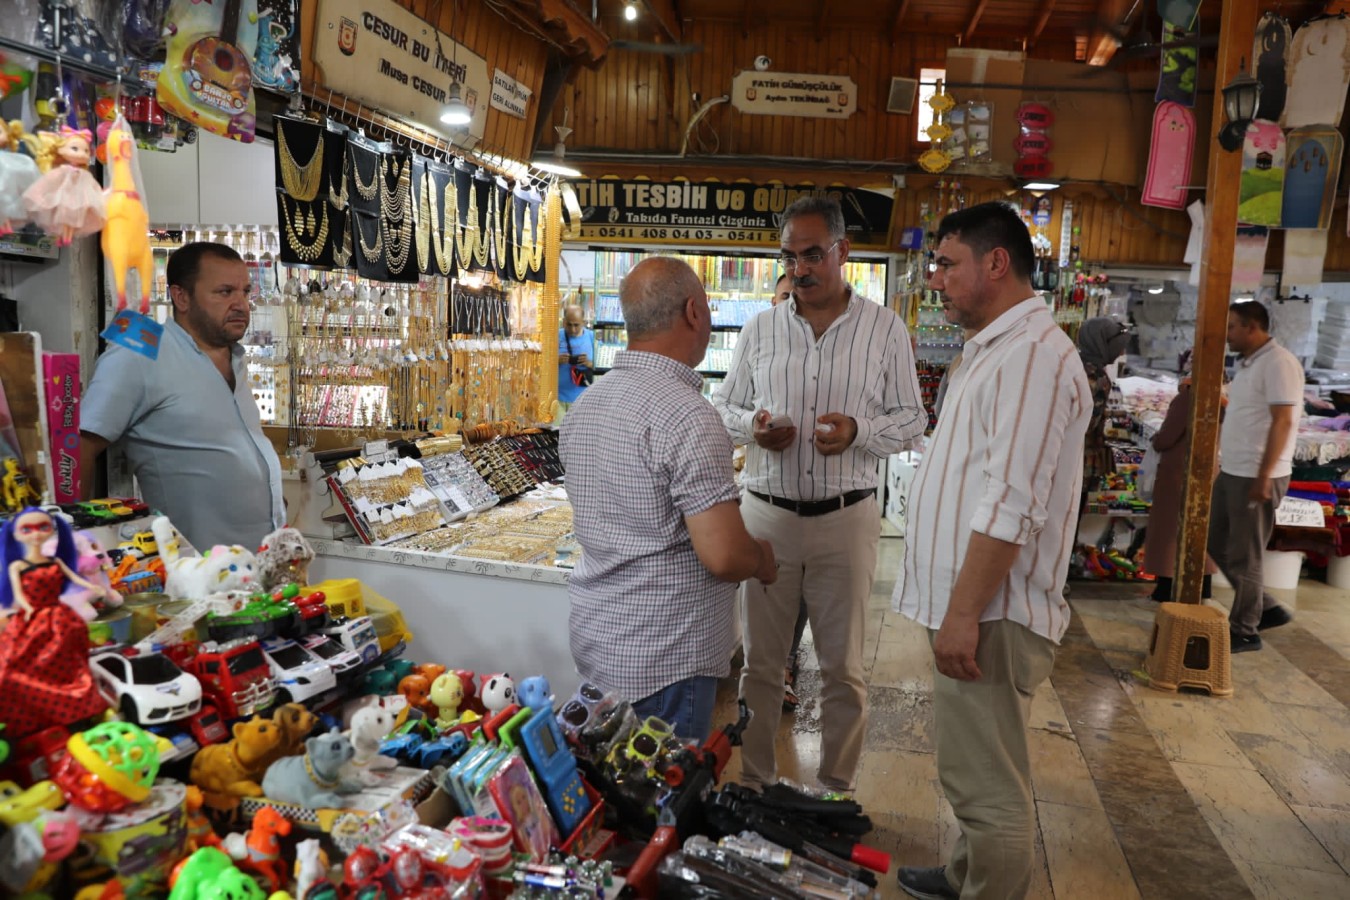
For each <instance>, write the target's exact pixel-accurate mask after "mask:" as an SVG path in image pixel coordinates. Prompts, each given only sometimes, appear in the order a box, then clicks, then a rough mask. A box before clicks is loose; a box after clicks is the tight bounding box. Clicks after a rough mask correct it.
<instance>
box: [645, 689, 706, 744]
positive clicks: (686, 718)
mask: <svg viewBox="0 0 1350 900" xmlns="http://www.w3.org/2000/svg"><path fill="white" fill-rule="evenodd" d="M716 699H717V679H716V678H713V677H712V676H711V675H695V676H693V677H692V678H685V679H682V680H680V681H677V682H675V683H674V684H669V685H666V686H665V687H664V688H662V689H661V690H659V691H657V692H656V693H655V694H652V695H651V696H650V697H644V698H643V699H641V700H639V701H638V702H637V703H634V704H633V712H635V713H637V717H638V721H639V722H640V721H641V720H643V719H645V718H647V717H648V716H656V717H657V718H659V719H663V720H664V721H665V722H666V724H668V725H669V726H670V727H671V728H672V729H674V731H675V734H676V736H678V737H682V738H687V739H689V740H692V741H695V742H697V743H699V744H702V743H703V742H704V741H706V740H707V739H708V734H709V733H710V732H711V731H712V716H713V703H714V701H715V700H716Z"/></svg>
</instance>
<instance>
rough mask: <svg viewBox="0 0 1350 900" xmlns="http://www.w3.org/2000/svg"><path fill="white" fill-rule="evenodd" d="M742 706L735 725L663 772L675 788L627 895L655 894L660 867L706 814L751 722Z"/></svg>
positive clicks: (633, 870)
mask: <svg viewBox="0 0 1350 900" xmlns="http://www.w3.org/2000/svg"><path fill="white" fill-rule="evenodd" d="M739 708H740V716H739V718H737V719H736V722H735V723H734V724H731V725H728V726H726V727H725V728H723V729H722V730H721V731H719V732H717V733H716V734H714V735H713V736H712V737H711V738H709V739H708V741H707V743H705V744H704V745H703V746H702V747H693V746H689V747H685V748H684V749H682V750H681V751H680V752H679V753H677V754H675V759H674V761H672V762H671V763H670V764H669V765H668V766H666V767H665V768H664V770H663V771H662V775H663V776H664V777H665V779H666V783H667V784H669V785H670V786H671V787H672V788H674V789H675V790H674V791H672V793H671V795H670V797H669V798H668V799H667V801H666V804H665V806H663V807H662V808H661V812H660V814H659V815H658V816H657V818H656V833H655V834H653V835H652V838H651V840H650V841H648V842H647V846H646V848H645V849H644V850H643V851H642V853H641V854H640V855H639V856H638V858H637V861H636V862H635V863H633V866H632V868H630V869H629V870H628V876H627V877H628V887H626V888H625V891H628V890H629V888H631V889H632V890H631V891H629V892H628V893H627V894H626V895H625V896H637V897H655V896H656V869H657V866H659V865H660V864H661V860H663V859H665V858H666V856H668V855H669V854H671V853H673V852H675V851H676V850H678V849H679V846H680V843H681V842H682V841H683V840H684V839H685V838H686V837H688V836H689V835H690V834H691V833H693V831H694V829H695V827H696V825H697V824H698V821H699V819H700V818H701V817H702V815H703V805H704V798H705V796H706V795H707V794H708V792H709V791H710V790H711V789H712V786H713V785H714V784H716V783H717V776H719V775H721V774H722V770H723V769H725V768H726V765H727V761H728V760H730V759H731V748H732V747H739V746H740V745H741V735H742V734H744V733H745V729H746V727H747V726H748V725H749V724H750V708H749V707H748V706H746V705H745V700H744V699H741V701H740V703H739Z"/></svg>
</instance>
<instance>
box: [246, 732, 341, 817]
mask: <svg viewBox="0 0 1350 900" xmlns="http://www.w3.org/2000/svg"><path fill="white" fill-rule="evenodd" d="M355 753H356V751H355V750H354V749H353V748H352V742H351V741H349V740H347V738H346V737H344V736H343V735H342V734H340V733H339V732H338V731H337V729H333V730H332V731H330V732H329V733H328V734H325V735H323V736H321V737H312V738H310V739H309V740H307V741H305V755H304V756H287V757H284V758H282V759H279V760H277V761H276V762H274V763H272V766H271V768H269V769H268V770H267V774H266V775H264V776H263V782H262V788H263V792H264V793H265V794H266V796H267V798H268V799H269V800H275V801H277V802H279V803H292V804H294V805H296V806H305V807H308V808H310V809H341V808H342V802H343V801H342V797H341V796H339V795H340V794H351V793H355V792H357V791H359V790H360V789H361V786H360V785H353V784H350V783H344V782H343V780H342V765H343V763H345V762H347V761H348V760H349V759H351V758H352V756H353V755H354V754H355Z"/></svg>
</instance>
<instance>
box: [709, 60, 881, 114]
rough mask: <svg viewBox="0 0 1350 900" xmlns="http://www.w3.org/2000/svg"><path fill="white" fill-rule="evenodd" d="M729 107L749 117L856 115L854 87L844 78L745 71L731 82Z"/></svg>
mask: <svg viewBox="0 0 1350 900" xmlns="http://www.w3.org/2000/svg"><path fill="white" fill-rule="evenodd" d="M731 105H732V106H734V107H736V109H738V110H740V111H741V112H743V113H746V114H748V115H752V116H805V117H809V118H813V119H847V118H848V117H849V116H851V115H853V114H854V113H855V112H857V111H858V86H857V85H856V84H854V83H853V79H852V78H849V77H848V76H846V75H803V74H801V73H798V72H756V71H752V70H749V69H747V70H745V71H742V72H740V73H739V74H738V75H737V76H736V77H735V78H733V79H731Z"/></svg>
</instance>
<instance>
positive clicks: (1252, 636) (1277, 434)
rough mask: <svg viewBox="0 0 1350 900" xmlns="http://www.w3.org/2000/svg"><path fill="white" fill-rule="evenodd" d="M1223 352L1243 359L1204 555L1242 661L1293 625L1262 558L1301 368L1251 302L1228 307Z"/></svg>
mask: <svg viewBox="0 0 1350 900" xmlns="http://www.w3.org/2000/svg"><path fill="white" fill-rule="evenodd" d="M1228 346H1229V347H1230V348H1231V349H1233V350H1234V351H1236V352H1237V353H1239V354H1240V355H1241V358H1240V359H1239V360H1238V361H1237V365H1236V367H1235V368H1234V371H1233V383H1232V384H1231V385H1229V387H1228V412H1227V414H1226V415H1225V417H1224V420H1223V431H1222V432H1221V433H1220V436H1219V455H1220V464H1219V477H1218V479H1216V480H1215V482H1214V494H1213V499H1212V501H1211V503H1210V517H1209V542H1208V543H1209V555H1210V556H1211V557H1212V558H1213V559H1214V562H1215V563H1217V564H1218V566H1219V569H1220V570H1221V571H1222V572H1223V574H1224V577H1225V578H1227V579H1228V581H1229V583H1230V584H1232V585H1233V591H1234V595H1233V608H1232V611H1231V612H1230V613H1229V615H1228V626H1229V628H1230V630H1231V632H1232V633H1231V646H1232V651H1233V652H1234V653H1241V652H1243V651H1246V650H1260V649H1261V636H1260V635H1259V634H1258V632H1259V631H1261V630H1263V629H1266V628H1278V627H1279V626H1281V625H1284V624H1286V623H1287V622H1288V621H1289V620H1290V619H1292V618H1293V616H1291V615H1290V613H1289V610H1287V609H1285V608H1284V607H1283V606H1280V605H1279V604H1278V603H1276V602H1275V599H1274V598H1273V597H1271V596H1270V594H1268V593H1266V592H1265V587H1264V581H1263V579H1262V575H1261V554H1262V553H1263V552H1264V551H1265V549H1266V543H1267V542H1268V541H1269V540H1270V533H1271V531H1272V530H1273V529H1274V527H1275V508H1276V507H1278V506H1279V505H1280V501H1281V500H1283V499H1284V494H1285V491H1287V490H1288V489H1289V476H1290V474H1291V473H1292V472H1293V462H1294V445H1295V444H1296V443H1297V442H1298V419H1299V411H1300V407H1301V405H1302V403H1303V365H1302V364H1301V363H1300V362H1299V361H1298V359H1297V358H1296V357H1295V356H1294V355H1293V354H1292V353H1290V352H1289V351H1288V350H1286V349H1284V348H1283V347H1281V346H1280V344H1279V342H1278V341H1276V340H1275V339H1274V338H1272V337H1271V336H1270V314H1269V313H1268V312H1267V311H1266V308H1265V307H1264V306H1262V305H1261V304H1260V303H1257V302H1256V301H1253V300H1248V301H1244V302H1242V303H1234V304H1233V305H1232V306H1231V307H1229V309H1228Z"/></svg>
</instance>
